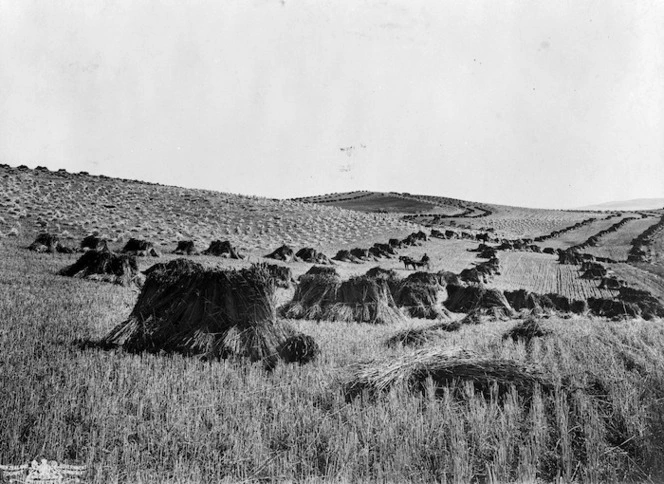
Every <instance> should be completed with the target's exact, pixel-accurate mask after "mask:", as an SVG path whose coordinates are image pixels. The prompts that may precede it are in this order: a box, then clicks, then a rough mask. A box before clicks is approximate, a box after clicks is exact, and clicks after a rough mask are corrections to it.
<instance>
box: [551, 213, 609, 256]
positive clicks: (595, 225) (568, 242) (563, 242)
mask: <svg viewBox="0 0 664 484" xmlns="http://www.w3.org/2000/svg"><path fill="white" fill-rule="evenodd" d="M619 221H620V218H619V217H614V218H611V219H608V220H606V219H599V220H595V221H594V222H592V223H589V224H588V225H583V226H581V227H579V228H578V229H574V230H570V231H569V232H565V233H564V234H562V235H560V236H559V237H554V238H552V239H549V240H547V241H546V242H543V243H542V247H552V248H554V249H563V250H564V249H568V248H570V247H572V246H574V245H577V244H582V243H583V242H585V241H586V240H587V239H588V238H589V237H592V236H593V235H595V234H597V232H600V231H602V230H604V229H608V228H609V227H611V226H612V225H613V224H615V223H616V222H619Z"/></svg>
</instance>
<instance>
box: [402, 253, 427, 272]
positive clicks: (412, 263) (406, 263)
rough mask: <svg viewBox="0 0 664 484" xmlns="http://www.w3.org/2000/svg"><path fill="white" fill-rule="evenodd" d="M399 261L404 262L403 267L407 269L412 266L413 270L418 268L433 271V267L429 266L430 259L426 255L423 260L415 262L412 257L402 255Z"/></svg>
mask: <svg viewBox="0 0 664 484" xmlns="http://www.w3.org/2000/svg"><path fill="white" fill-rule="evenodd" d="M399 260H400V261H401V262H403V265H404V267H405V268H406V269H408V266H412V267H413V270H415V269H417V268H418V267H426V268H427V269H428V270H431V266H430V265H429V257H427V255H426V254H425V255H424V256H423V257H422V259H421V260H415V259H413V258H411V257H408V256H405V255H402V256H401V257H399Z"/></svg>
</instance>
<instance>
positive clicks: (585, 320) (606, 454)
mask: <svg viewBox="0 0 664 484" xmlns="http://www.w3.org/2000/svg"><path fill="white" fill-rule="evenodd" d="M2 170H4V171H2ZM0 171H2V173H3V174H4V175H6V176H4V175H3V176H2V177H1V178H0V185H1V186H2V188H3V190H4V191H3V198H2V199H1V200H0V203H1V204H2V207H0V209H1V210H2V213H0V216H1V219H0V232H2V234H4V235H7V236H5V237H0V315H1V316H0V388H2V389H3V396H4V398H3V399H2V400H0V463H1V464H15V463H22V462H26V461H30V460H32V459H33V458H39V457H45V458H48V459H56V460H58V461H60V462H69V463H84V464H87V465H88V466H89V468H90V474H89V479H88V481H89V482H94V483H100V484H101V483H108V482H118V483H119V482H123V483H124V482H128V483H134V482H137V483H138V482H141V483H216V482H252V483H254V482H255V483H258V482H261V483H264V482H312V483H313V482H422V483H424V482H441V483H467V482H477V483H499V482H501V483H502V482H505V483H507V482H523V483H531V482H556V483H560V482H616V483H617V482H644V483H645V482H663V481H664V461H662V459H661V455H662V453H663V452H664V419H662V415H664V360H663V359H662V356H661V355H662V354H663V352H664V324H663V322H662V321H661V320H653V321H644V320H641V319H636V320H629V321H610V320H606V319H602V318H593V317H590V316H579V315H570V314H564V315H548V314H545V315H543V316H539V317H537V319H536V321H537V323H538V324H539V325H540V326H541V327H542V328H543V329H544V330H546V331H548V332H549V333H548V334H547V335H545V336H542V337H538V338H535V339H534V340H533V341H532V342H531V343H526V342H524V341H518V342H514V341H512V340H511V339H504V338H503V335H504V334H505V333H506V332H507V331H508V330H510V329H512V328H513V327H514V326H515V325H517V324H520V323H523V321H524V319H527V318H529V317H531V316H530V315H528V314H520V315H518V316H516V317H514V318H504V319H503V320H501V319H500V318H498V319H493V320H486V321H484V322H482V323H480V324H464V325H462V326H461V328H460V329H458V330H457V331H449V332H448V331H434V332H432V333H431V334H430V336H429V338H428V340H427V342H426V343H425V346H424V348H425V349H452V348H459V347H460V348H464V349H466V350H468V351H471V352H474V353H475V354H476V355H477V356H478V358H484V359H487V360H489V361H498V360H501V361H502V359H507V360H509V361H513V362H516V363H517V364H519V365H523V366H527V367H528V368H531V367H532V368H535V369H537V370H538V371H539V373H538V374H541V375H543V376H544V377H546V380H547V381H550V382H552V387H551V388H547V389H545V388H539V389H536V390H535V392H534V393H533V394H524V393H519V392H518V391H517V390H516V389H515V388H512V389H510V390H509V391H507V392H506V393H504V394H501V393H499V391H498V387H497V386H496V387H493V388H492V389H491V391H490V392H488V393H487V394H483V393H481V392H480V391H479V390H477V388H475V387H473V385H472V384H471V383H469V382H465V383H464V382H463V381H462V380H456V381H455V382H454V383H453V384H452V385H451V386H450V387H449V388H447V389H445V390H441V389H440V388H436V387H435V384H434V381H433V380H432V379H429V380H428V381H427V382H426V384H425V386H424V388H423V389H422V391H413V390H411V389H409V388H407V387H406V386H397V387H395V388H393V389H392V390H390V391H389V392H386V393H384V394H381V395H378V396H371V395H370V394H368V393H366V394H364V395H361V396H359V397H358V398H355V399H351V398H349V397H348V395H347V394H346V393H345V392H344V387H343V382H345V381H347V380H348V379H349V378H351V377H352V372H353V370H354V368H356V365H357V364H359V363H361V362H365V361H376V362H377V363H378V362H383V363H386V362H387V363H392V362H395V361H398V359H399V358H401V357H407V356H412V355H413V351H414V350H413V349H412V348H409V347H404V346H402V345H397V346H396V347H388V346H387V345H386V344H385V342H386V340H387V339H388V338H389V337H390V336H392V335H394V334H395V333H397V332H398V331H402V330H405V329H422V328H426V327H428V326H429V325H431V324H435V323H436V322H440V321H433V322H432V321H425V320H419V319H408V318H407V319H406V320H405V322H403V323H395V324H391V325H369V324H363V323H332V322H327V321H321V322H314V321H307V320H303V321H302V320H297V321H295V320H293V321H289V323H290V324H291V325H292V326H293V327H294V328H295V329H297V330H299V331H301V332H303V333H305V334H308V335H311V336H312V337H314V339H315V340H316V341H317V342H318V344H319V345H320V347H321V350H322V352H321V355H320V357H319V358H318V359H317V360H316V361H314V362H313V363H310V364H307V365H302V366H298V365H285V364H280V365H278V366H277V367H276V369H274V371H271V372H268V371H266V370H265V369H264V367H263V366H262V365H261V364H258V363H256V364H252V363H249V362H247V361H242V360H221V361H209V362H203V361H201V360H199V359H197V358H192V357H183V356H177V355H176V356H173V355H163V354H139V355H136V354H129V353H125V352H123V351H122V350H112V351H103V350H99V349H87V350H83V349H80V348H79V346H77V345H76V344H74V343H75V342H76V341H79V340H82V339H83V340H86V339H97V338H100V337H102V336H104V335H106V334H107V333H108V332H109V331H110V330H111V329H112V328H113V327H115V326H116V325H117V324H119V323H121V322H122V321H124V320H125V319H126V318H127V317H128V316H129V314H130V313H131V311H132V309H133V307H134V304H135V303H136V300H137V297H138V294H139V293H138V290H136V289H129V288H125V287H119V286H114V285H110V284H106V283H101V282H93V281H86V280H80V279H70V278H65V277H62V276H58V275H57V274H56V273H57V271H58V270H59V269H61V268H62V267H64V266H66V265H69V264H71V263H72V262H74V261H75V260H76V259H77V258H78V254H72V255H62V254H38V253H33V252H30V251H28V250H26V248H25V247H26V246H27V245H28V244H29V243H30V242H31V241H32V240H33V238H34V236H35V234H36V233H37V232H38V231H40V230H42V229H44V230H51V231H53V232H55V233H57V234H58V235H60V236H61V237H62V238H63V239H64V241H65V242H66V243H70V244H71V245H75V244H76V243H78V242H79V241H80V239H81V238H82V236H83V235H87V234H88V233H91V232H94V231H98V232H100V233H101V234H106V235H109V236H111V238H112V241H111V246H112V247H113V248H114V249H119V248H120V247H122V245H123V243H124V241H125V240H126V239H127V238H128V237H130V236H138V237H145V238H148V239H151V240H153V241H155V242H157V243H158V244H161V248H162V250H163V252H164V253H165V252H167V251H168V250H169V249H172V248H174V246H175V242H177V241H178V240H181V239H184V238H191V239H193V240H195V241H196V242H197V244H198V245H199V247H200V248H204V247H205V246H206V245H207V242H209V241H210V240H212V239H213V238H220V239H222V240H227V239H228V240H230V241H231V242H232V243H233V244H235V245H237V246H239V247H240V249H241V250H243V251H244V252H245V253H246V254H247V255H248V258H247V259H245V260H240V261H239V260H229V259H223V258H215V257H207V256H198V257H196V260H197V261H198V262H201V263H202V264H204V265H206V266H209V267H212V266H220V267H224V268H238V267H245V266H247V265H248V264H250V263H253V262H261V261H265V260H266V259H264V258H262V256H263V255H264V254H266V253H267V252H269V251H270V250H271V249H274V248H276V247H277V246H279V245H281V244H282V243H284V242H286V243H290V244H291V245H293V246H295V247H296V248H299V246H304V245H310V246H313V247H316V248H319V249H323V250H324V251H326V252H327V253H328V255H333V254H334V253H335V251H336V250H338V249H341V248H352V247H355V246H358V247H369V246H371V245H372V244H373V243H374V242H386V241H387V240H388V239H389V238H392V237H403V236H405V235H406V234H408V233H410V232H412V231H414V230H419V229H421V228H422V227H421V226H418V225H414V224H410V223H406V222H404V221H402V220H400V219H399V217H398V216H396V215H393V214H389V213H388V214H368V213H360V212H356V211H350V210H344V209H341V208H338V207H325V206H317V205H316V204H312V203H302V202H295V201H277V200H268V199H261V198H257V197H245V196H236V195H231V194H220V193H215V192H203V191H197V190H186V189H180V188H176V187H161V186H157V185H147V184H141V183H138V182H132V181H122V180H114V179H103V178H101V179H100V178H95V177H91V176H88V175H71V174H63V173H60V174H55V173H48V172H35V171H19V170H16V169H9V168H0ZM362 193H364V192H362ZM397 198H398V197H397ZM425 202H426V203H434V202H435V200H425ZM418 203H423V202H421V201H420V202H418ZM477 206H478V207H487V205H485V204H478V205H477ZM494 208H495V211H494V212H492V214H491V215H490V216H488V217H482V218H478V219H466V221H467V222H468V223H469V224H477V227H478V228H479V227H481V226H482V225H484V226H485V227H486V226H489V225H491V224H494V225H491V226H496V227H498V226H500V227H501V228H500V230H501V231H504V233H505V234H508V233H510V234H519V235H521V236H526V235H539V234H542V233H548V232H550V230H553V229H555V228H562V227H565V226H569V225H571V224H573V223H575V222H578V221H580V220H583V219H586V218H589V216H593V214H588V213H581V212H558V211H537V210H530V209H517V208H512V207H508V208H501V207H499V206H495V207H494ZM500 210H502V212H501V211H500ZM478 211H479V209H478ZM538 213H539V214H540V217H539V218H538ZM594 216H597V217H602V216H605V215H598V214H594ZM617 220H618V219H617V218H615V219H612V220H610V221H608V225H612V224H613V223H615V222H617ZM654 221H655V219H654V218H653V219H652V220H650V221H648V222H646V221H643V222H641V221H636V222H630V223H628V224H626V225H625V226H623V227H622V228H621V229H620V230H618V232H616V233H614V234H607V235H606V236H605V237H603V238H602V240H601V242H602V245H601V247H600V249H602V250H612V249H611V247H613V246H615V247H616V249H615V250H617V251H624V250H626V249H628V247H627V244H628V243H629V242H628V241H627V238H628V237H630V236H635V235H636V234H637V233H638V232H639V229H641V228H644V227H646V226H649V225H652V223H653V222H654ZM460 223H461V222H460ZM593 225H594V224H591V225H590V226H589V227H587V229H588V230H589V232H590V233H589V235H593V234H594V233H596V232H597V231H599V230H601V227H597V226H595V227H593ZM585 229H586V228H584V230H585ZM11 234H14V235H13V236H12V235H11ZM589 235H586V236H585V237H583V240H585V238H587V236H589ZM574 236H575V237H577V238H578V237H581V235H580V234H575V235H574ZM658 237H659V238H657V239H656V240H655V242H654V244H653V246H652V248H651V250H652V251H653V253H655V254H661V253H662V249H661V247H662V238H661V234H660V235H658ZM583 240H580V241H583ZM477 246H478V242H475V241H468V240H441V239H435V238H434V239H430V240H428V241H426V242H423V243H422V244H421V245H419V246H413V247H409V248H407V249H401V250H400V251H399V255H409V256H411V257H414V258H420V257H421V256H422V255H423V254H424V253H427V254H428V255H429V257H430V258H431V264H432V268H431V269H432V270H433V271H438V270H447V271H452V272H455V273H459V272H460V271H461V270H463V269H465V268H469V267H471V266H472V265H473V264H475V263H478V262H481V261H483V260H485V259H480V258H478V257H477V256H476V254H477V253H476V252H474V251H473V250H474V249H476V248H477ZM498 257H499V259H500V271H501V274H500V275H497V276H496V277H495V278H494V280H493V281H492V282H491V283H490V287H493V288H499V289H521V288H524V289H528V290H530V291H534V292H537V293H548V292H555V293H559V294H562V295H565V296H568V297H570V298H574V299H585V298H588V297H592V296H594V297H607V298H611V297H613V294H612V293H611V292H610V291H605V290H600V289H598V287H597V285H598V284H597V281H589V280H584V279H580V278H579V271H578V267H577V266H569V265H559V264H558V263H557V262H556V257H555V256H551V255H547V254H537V253H531V252H510V251H501V252H499V254H498ZM658 257H659V256H657V257H655V263H654V264H612V265H611V266H610V268H611V269H612V270H614V271H615V272H616V274H618V275H619V276H620V277H621V278H622V279H624V280H625V281H627V282H628V283H629V284H630V285H632V286H633V287H636V288H642V289H647V290H649V291H651V292H653V294H654V295H655V296H657V297H659V298H660V299H661V300H662V301H664V282H662V281H664V279H663V275H664V270H662V269H661V266H660V265H658V264H659V262H660V261H661V259H660V258H658ZM173 258H175V256H173V255H170V254H166V253H165V254H164V255H162V257H161V258H160V259H152V258H139V260H138V261H139V268H140V269H141V270H144V269H147V268H148V267H149V266H151V265H152V264H154V263H155V262H163V261H168V260H172V259H173ZM288 266H289V267H290V268H291V269H292V271H293V273H294V275H295V276H296V277H297V276H299V275H301V274H303V273H304V272H306V271H307V270H308V269H309V268H310V267H311V264H307V263H302V262H295V263H290V264H288ZM374 266H380V267H383V268H387V269H394V270H395V271H396V272H397V274H398V275H399V276H401V277H404V276H406V275H408V274H410V273H412V271H406V270H405V269H404V267H403V264H402V263H401V262H400V261H399V260H398V258H396V257H394V258H390V259H380V260H377V261H373V262H366V263H363V264H354V263H339V264H337V265H336V266H335V267H336V268H337V270H338V272H339V273H340V275H341V277H342V278H344V279H345V278H348V277H351V276H355V275H360V274H363V273H365V272H366V271H367V270H368V269H369V268H371V267H374ZM293 292H294V289H288V290H286V289H283V290H282V289H280V290H278V294H277V300H278V301H279V302H280V303H285V302H287V301H289V300H290V299H291V298H292V296H293ZM463 316H464V315H462V314H454V315H452V318H458V319H460V318H462V317H463Z"/></svg>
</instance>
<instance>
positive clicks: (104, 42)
mask: <svg viewBox="0 0 664 484" xmlns="http://www.w3.org/2000/svg"><path fill="white" fill-rule="evenodd" d="M0 163H9V164H11V165H19V164H26V165H28V166H30V167H35V166H37V165H45V166H48V167H49V168H52V169H57V168H66V169H67V170H68V171H81V170H85V171H89V172H91V173H96V174H106V175H110V176H120V177H125V178H137V179H142V180H148V181H155V182H160V183H166V184H172V185H180V186H188V187H197V188H208V189H214V190H221V191H227V192H233V193H245V194H255V195H265V196H271V197H292V196H303V195H313V194H319V193H329V192H336V191H351V190H357V189H367V190H380V191H392V190H393V191H408V192H412V193H424V194H432V195H442V196H452V197H456V198H463V199H467V200H475V201H484V202H495V203H504V204H511V205H523V206H531V207H553V208H563V207H575V206H582V205H588V204H591V203H597V202H605V201H609V200H625V199H632V198H647V197H664V2H661V1H656V0H653V1H650V0H639V1H634V0H624V1H610V0H593V1H582V0H570V1H550V0H546V1H533V0H521V1H517V2H508V1H496V0H486V1H476V0H463V1H460V0H455V1H441V0H431V1H426V2H422V1H417V0H382V1H379V0H376V1H370V0H329V1H325V0H311V1H301V0H283V1H280V0H224V1H218V0H214V1H212V0H210V1H198V2H193V1H181V0H177V1H164V0H160V1H148V0H138V1H137V0H127V1H97V0H86V1H80V0H75V1H57V2H54V1H52V0H40V1H33V0H13V1H6V0H0Z"/></svg>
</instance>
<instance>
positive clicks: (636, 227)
mask: <svg viewBox="0 0 664 484" xmlns="http://www.w3.org/2000/svg"><path fill="white" fill-rule="evenodd" d="M657 220H658V218H655V217H652V218H650V217H649V218H638V219H636V220H630V221H629V222H627V223H626V224H625V225H623V226H622V227H620V228H619V229H618V231H617V232H613V233H609V234H606V235H604V236H602V237H601V238H600V239H599V245H597V247H588V248H586V249H584V250H583V252H586V253H588V254H592V255H594V256H595V257H609V258H611V259H613V260H616V261H624V260H627V255H628V254H629V250H630V248H631V247H632V240H633V239H634V238H635V237H636V236H638V235H639V234H640V233H642V232H643V231H644V230H646V229H647V228H648V227H650V226H651V225H652V224H654V223H655V222H657Z"/></svg>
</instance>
